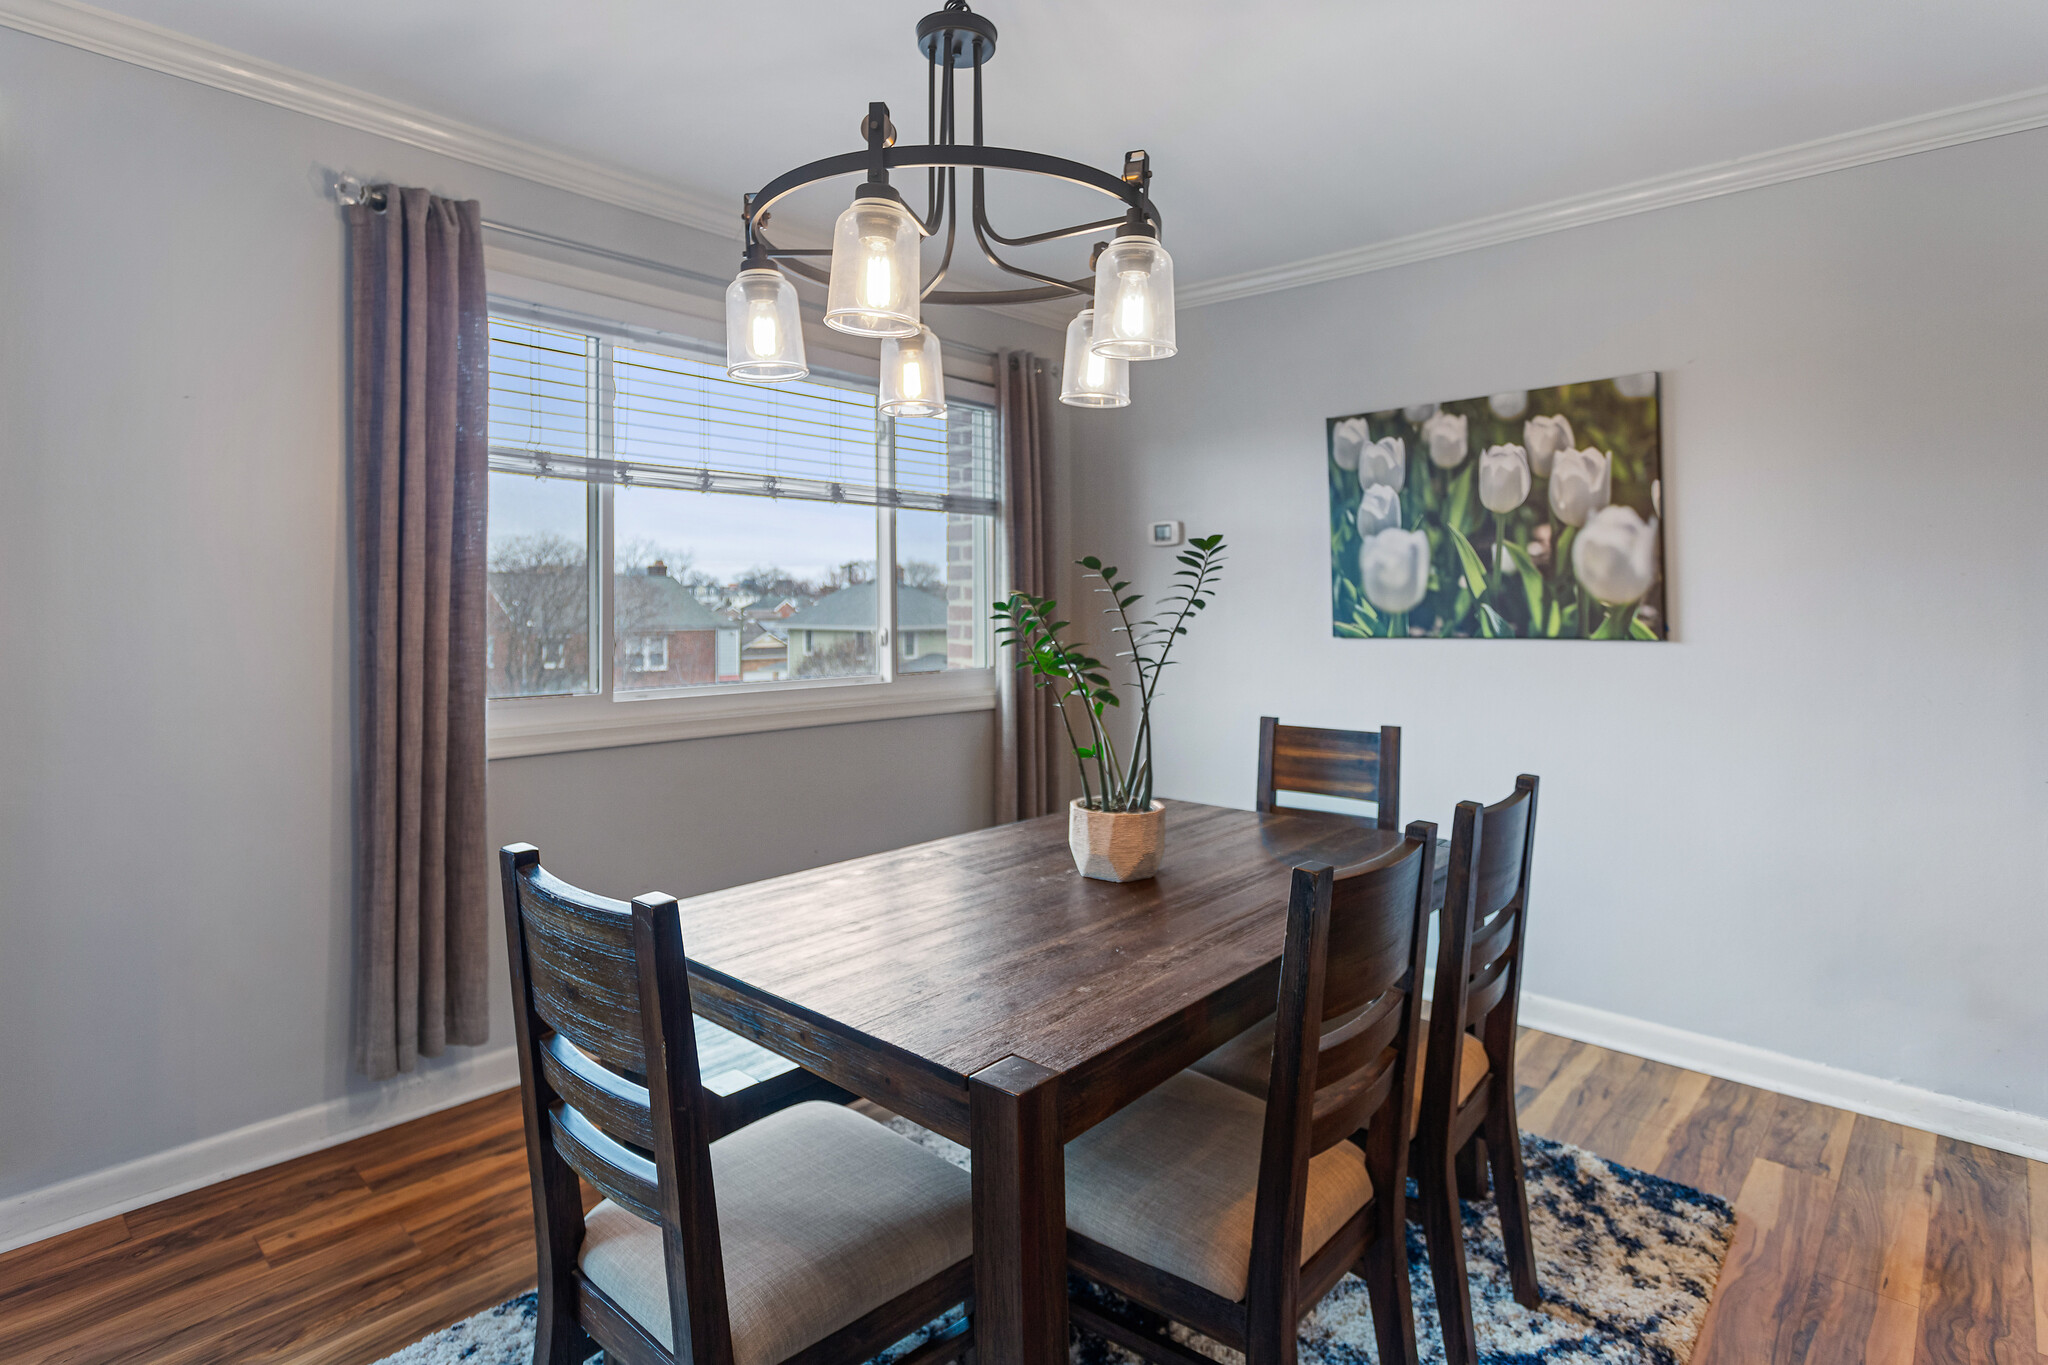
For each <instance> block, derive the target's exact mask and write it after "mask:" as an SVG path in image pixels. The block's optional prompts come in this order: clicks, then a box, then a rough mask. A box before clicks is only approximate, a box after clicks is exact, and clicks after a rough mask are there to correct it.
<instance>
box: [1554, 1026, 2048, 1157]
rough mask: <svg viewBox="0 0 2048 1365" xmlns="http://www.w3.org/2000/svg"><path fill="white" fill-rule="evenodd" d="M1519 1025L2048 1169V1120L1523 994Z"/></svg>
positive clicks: (1742, 1044)
mask: <svg viewBox="0 0 2048 1365" xmlns="http://www.w3.org/2000/svg"><path fill="white" fill-rule="evenodd" d="M1520 1017H1521V1022H1522V1024H1523V1025H1524V1026H1525V1027H1527V1028H1533V1029H1541V1030H1542V1031H1543V1032H1545V1033H1555V1034H1559V1035H1561V1036H1563V1037H1566V1038H1575V1039H1577V1040H1578V1041H1579V1042H1582V1043H1592V1044H1594V1045H1595V1046H1597V1047H1605V1048H1612V1049H1614V1050H1615V1051H1616V1052H1626V1053H1629V1054H1630V1055H1632V1056H1636V1057H1647V1058H1649V1059H1650V1060H1651V1061H1653V1062H1664V1063H1667V1064H1669V1065H1671V1066H1680V1067H1684V1068H1685V1069H1686V1070H1688V1071H1700V1072H1704V1073H1705V1074H1707V1075H1709V1076H1719V1077H1721V1078H1722V1079H1723V1080H1729V1081H1736V1082H1739V1083H1741V1084H1743V1085H1753V1086H1755V1087H1757V1088H1758V1089H1759V1090H1775V1091H1777V1092H1778V1093H1779V1094H1783V1095H1792V1096H1795V1097H1797V1098H1799V1099H1802V1100H1812V1101H1813V1102H1814V1103H1816V1104H1826V1105H1832V1106H1833V1107H1834V1108H1836V1109H1847V1110H1849V1111H1850V1112H1851V1113H1856V1114H1868V1115H1869V1116H1870V1117H1871V1118H1875V1119H1885V1120H1887V1121H1889V1122H1892V1123H1900V1124H1904V1125H1906V1126H1907V1127H1909V1128H1922V1129H1925V1130H1926V1131H1928V1132H1931V1133H1939V1134H1941V1135H1942V1136H1944V1137H1952V1138H1957V1139H1960V1140H1961V1141H1964V1142H1974V1143H1976V1144H1977V1145H1978V1146H1980V1147H1994V1148H1996V1149H1998V1150H1999V1151H2001V1152H2011V1153H2013V1154H2014V1155H2016V1156H2023V1157H2026V1158H2027V1159H2028V1160H2030V1161H2048V1118H2044V1117H2042V1116H2040V1115H2038V1114H2022V1113H2020V1112H2019V1111H2018V1110H2016V1109H2000V1108H1998V1107H1997V1106H1996V1105H1990V1104H1981V1103H1979V1102H1978V1101H1976V1100H1965V1099H1959V1098H1957V1097H1956V1096H1954V1095H1943V1094H1941V1093H1939V1092H1937V1091H1933V1090H1922V1089H1921V1088H1920V1087H1919V1086H1917V1085H1907V1084H1905V1083H1904V1082H1902V1081H1888V1080H1883V1079H1881V1078H1879V1077H1876V1076H1866V1075H1864V1074H1863V1073H1861V1072H1858V1071H1845V1070H1843V1069H1842V1068H1841V1067H1836V1066H1829V1065H1827V1064H1826V1063H1824V1062H1809V1061H1803V1060H1801V1059H1800V1058H1798V1057H1788V1056H1786V1055H1785V1054H1784V1053H1782V1052H1771V1051H1769V1050H1768V1049H1765V1048H1760V1047H1751V1046H1750V1045H1749V1044H1747V1043H1731V1042H1728V1041H1727V1040H1725V1039H1722V1038H1710V1037H1708V1036H1707V1035H1706V1034H1704V1033H1692V1032H1689V1031H1688V1030H1686V1029H1681V1028H1672V1027H1670V1026H1669V1025H1668V1024H1653V1023H1650V1022H1649V1021H1648V1020H1645V1019H1632V1018H1630V1017H1629V1016H1628V1015H1625V1014H1612V1013H1609V1012H1608V1011H1607V1010H1597V1009H1594V1008H1592V1007H1591V1006H1589V1005H1574V1004H1572V1003H1571V1002H1570V1001H1567V1000H1555V999H1552V998H1551V997H1549V996H1546V995H1532V994H1529V993H1528V992H1526V991H1525V992H1523V994H1522V1005H1521V1011H1520Z"/></svg>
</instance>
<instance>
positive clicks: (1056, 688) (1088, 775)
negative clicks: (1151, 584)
mask: <svg viewBox="0 0 2048 1365" xmlns="http://www.w3.org/2000/svg"><path fill="white" fill-rule="evenodd" d="M1177 558H1178V560H1179V563H1180V566H1181V567H1180V568H1179V569H1177V570H1176V571H1175V572H1174V575H1173V577H1174V580H1175V581H1174V585H1173V587H1172V589H1171V590H1170V591H1169V592H1168V594H1167V596H1166V598H1165V599H1164V601H1163V602H1162V603H1161V606H1162V607H1163V608H1164V609H1163V610H1162V611H1161V612H1160V613H1159V615H1158V616H1157V617H1147V618H1144V619H1141V620H1134V619H1132V616H1131V611H1132V609H1133V608H1135V607H1136V606H1137V604H1138V603H1139V602H1140V601H1142V600H1143V598H1142V596H1141V595H1140V594H1138V593H1134V592H1131V591H1130V586H1131V585H1130V583H1129V582H1128V581H1126V580H1124V579H1121V578H1118V577H1117V573H1118V569H1117V567H1116V566H1115V565H1114V564H1108V565H1105V564H1104V563H1103V562H1102V561H1101V560H1100V559H1097V558H1096V557H1095V556H1094V555H1089V556H1088V557H1087V558H1086V559H1083V560H1081V561H1079V563H1080V565H1081V567H1082V568H1084V569H1086V570H1087V571H1088V573H1087V577H1089V578H1092V579H1095V580H1096V581H1097V583H1098V584H1099V585H1100V586H1098V587H1097V588H1096V589H1095V592H1096V593H1097V594H1102V595H1107V596H1108V598H1109V601H1110V605H1108V606H1107V607H1104V608H1103V609H1102V610H1103V615H1105V616H1107V617H1109V618H1110V633H1111V634H1112V635H1116V636H1121V637H1123V638H1122V640H1121V641H1119V642H1118V643H1120V644H1122V645H1124V646H1126V648H1123V649H1120V650H1118V651H1116V657H1117V658H1118V659H1120V660H1128V661H1129V665H1130V669H1131V673H1132V678H1131V679H1130V681H1128V682H1126V683H1124V684H1122V686H1124V687H1127V688H1130V689H1133V694H1134V695H1135V699H1136V703H1137V712H1138V715H1137V729H1136V732H1135V733H1134V735H1133V736H1132V739H1131V744H1130V749H1129V751H1128V752H1127V753H1126V752H1119V750H1118V748H1117V745H1116V740H1115V737H1114V736H1113V735H1111V733H1110V727H1109V724H1108V722H1107V716H1108V713H1109V711H1110V710H1111V709H1112V708H1114V709H1116V710H1117V711H1118V712H1122V711H1123V709H1124V699H1123V696H1121V695H1119V692H1118V687H1119V684H1117V683H1116V682H1114V681H1112V680H1111V678H1110V676H1109V672H1108V670H1109V669H1111V668H1114V667H1117V665H1115V664H1105V663H1104V662H1103V661H1102V660H1100V659H1097V658H1095V657H1093V656H1092V655H1090V654H1089V653H1087V651H1086V650H1084V649H1082V648H1081V647H1079V646H1077V645H1074V644H1070V643H1068V641H1067V639H1066V638H1065V635H1064V632H1065V631H1066V629H1067V627H1068V626H1069V625H1070V624H1072V623H1071V622H1067V621H1062V620H1058V619H1056V613H1057V610H1058V606H1059V604H1058V603H1057V602H1055V601H1053V599H1051V598H1049V597H1033V596H1031V595H1030V594H1029V593H1022V592H1020V593H1013V594H1011V595H1010V596H1009V597H1008V598H1005V599H1004V600H1003V601H1000V602H998V603H996V606H995V618H996V620H997V622H998V623H999V624H998V625H997V627H996V636H997V639H998V641H999V642H1001V643H1005V644H1010V645H1013V646H1015V647H1016V650H1017V666H1018V667H1019V668H1022V669H1028V670H1029V671H1030V673H1031V677H1032V680H1033V681H1034V682H1035V683H1036V685H1037V686H1039V687H1049V688H1051V689H1052V693H1053V704H1054V709H1055V710H1057V711H1058V712H1059V713H1060V720H1061V721H1062V722H1063V723H1064V724H1065V725H1066V727H1067V743H1068V746H1069V747H1070V748H1072V749H1073V751H1074V761H1075V763H1076V764H1078V765H1079V767H1080V770H1081V793H1082V794H1081V795H1080V796H1079V797H1078V798H1076V799H1075V800H1074V802H1073V803H1072V805H1071V806H1070V807H1069V809H1068V813H1067V844H1068V846H1069V847H1070V848H1071V849H1072V850H1073V854H1074V866H1075V867H1077V868H1079V869H1080V872H1081V875H1082V876H1084V877H1095V878H1097V879H1099V880H1101V881H1107V882H1135V881H1142V880H1144V879H1145V878H1147V877H1150V876H1153V875H1155V874H1156V873H1157V872H1158V871H1159V854H1160V850H1161V849H1162V848H1163V847H1164V846H1165V841H1166V803H1165V802H1163V801H1155V800H1153V799H1152V698H1153V696H1154V695H1155V694H1156V693H1157V692H1158V690H1159V679H1160V675H1161V674H1163V673H1164V672H1165V671H1166V666H1167V664H1168V663H1169V662H1171V658H1170V656H1171V655H1172V653H1173V645H1174V642H1175V641H1176V640H1178V639H1179V638H1180V637H1181V636H1183V635H1185V634H1187V633H1188V622H1189V621H1190V620H1192V619H1193V617H1194V615H1195V613H1196V612H1198V611H1201V610H1202V609H1203V608H1204V607H1206V606H1208V605H1209V598H1210V597H1211V596H1212V595H1213V594H1214V592H1215V587H1216V579H1217V575H1218V573H1219V572H1220V571H1221V568H1222V565H1223V537H1222V536H1220V535H1214V536H1197V537H1194V538H1191V539H1190V540H1189V541H1188V548H1187V549H1185V550H1183V551H1182V552H1181V553H1180V555H1179V556H1178V557H1177ZM1075 703H1078V705H1076V704H1075ZM1077 714H1078V716H1079V725H1078V726H1077V725H1076V723H1075V721H1076V715H1077Z"/></svg>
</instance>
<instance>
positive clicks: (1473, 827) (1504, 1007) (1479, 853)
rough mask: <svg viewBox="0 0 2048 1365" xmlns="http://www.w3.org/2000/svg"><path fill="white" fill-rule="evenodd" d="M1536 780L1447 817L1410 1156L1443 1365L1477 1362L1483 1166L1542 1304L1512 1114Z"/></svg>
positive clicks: (1513, 1267)
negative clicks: (1475, 1203)
mask: <svg viewBox="0 0 2048 1365" xmlns="http://www.w3.org/2000/svg"><path fill="white" fill-rule="evenodd" d="M1536 787H1537V781H1536V779H1535V778H1534V777H1531V776H1529V775H1528V774H1527V773H1524V774H1523V775H1522V776H1520V777H1518V778H1516V779H1515V790H1514V794H1513V795H1512V796H1509V797H1507V798H1506V799H1505V800H1502V801H1497V802H1495V803H1494V804H1493V805H1490V806H1483V807H1482V806H1481V805H1480V804H1479V803H1478V802H1476V801H1461V802H1459V803H1458V809H1457V814H1456V816H1455V817H1454V819H1453V821H1452V824H1451V852H1450V866H1449V870H1448V875H1447V876H1446V878H1445V885H1444V908H1443V923H1442V927H1441V929H1440V930H1439V931H1438V932H1439V939H1438V945H1437V960H1436V985H1435V987H1434V989H1433V990H1432V991H1431V993H1430V1013H1429V1044H1428V1047H1427V1048H1426V1050H1425V1052H1426V1060H1425V1061H1424V1064H1423V1076H1422V1102H1421V1112H1420V1114H1419V1116H1418V1125H1417V1131H1416V1137H1415V1147H1414V1151H1413V1152H1412V1153H1411V1163H1412V1165H1413V1169H1414V1173H1415V1185H1416V1192H1417V1199H1416V1202H1417V1205H1418V1208H1419V1211H1420V1213H1421V1221H1422V1227H1423V1232H1424V1234H1425V1236H1426V1237H1427V1239H1428V1242H1429V1268H1430V1279H1431V1280H1432V1281H1433V1282H1434V1284H1435V1286H1436V1302H1437V1313H1438V1316H1439V1318H1440V1319H1441V1322H1442V1327H1443V1341H1444V1360H1445V1362H1446V1365H1473V1362H1475V1361H1477V1360H1478V1358H1479V1355H1478V1342H1477V1338H1476V1337H1475V1335H1474V1331H1473V1325H1472V1291H1471V1285H1470V1283H1469V1281H1467V1279H1466V1277H1465V1235H1464V1226H1463V1223H1462V1221H1461V1219H1460V1216H1459V1209H1458V1199H1459V1196H1460V1193H1461V1192H1462V1193H1463V1194H1464V1195H1465V1196H1466V1197H1468V1198H1483V1197H1484V1196H1485V1194H1486V1183H1487V1182H1486V1172H1487V1169H1488V1167H1491V1171H1492V1175H1493V1181H1492V1184H1493V1197H1494V1203H1495V1206H1496V1207H1497V1209H1498V1210H1499V1214H1500V1230H1501V1240H1502V1242H1503V1243H1504V1244H1505V1248H1506V1253H1507V1263H1508V1281H1509V1284H1510V1285H1511V1286H1512V1288H1513V1290H1514V1295H1515V1301H1516V1302H1517V1303H1520V1304H1521V1305H1523V1306H1524V1307H1526V1308H1534V1307H1536V1306H1537V1305H1538V1304H1539V1303H1540V1302H1541V1301H1542V1294H1541V1291H1540V1289H1539V1288H1538V1286H1537V1282H1536V1252H1535V1247H1534V1245H1533V1244H1532V1242H1531V1240H1530V1236H1529V1195H1528V1189H1527V1182H1526V1181H1525V1179H1524V1176H1523V1172H1522V1135H1521V1129H1520V1127H1519V1126H1518V1125H1517V1124H1516V1122H1515V1033H1516V1028H1517V1024H1516V1014H1517V1013H1518V1011H1519V1008H1520V1004H1521V995H1522V940H1523V933H1524V930H1525V928H1526V927H1527V922H1528V908H1529V864H1530V859H1531V857H1532V855H1533V854H1534V852H1535V847H1536ZM1453 1058H1455V1059H1456V1060H1457V1069H1456V1074H1455V1076H1454V1074H1453V1070H1452V1059H1453Z"/></svg>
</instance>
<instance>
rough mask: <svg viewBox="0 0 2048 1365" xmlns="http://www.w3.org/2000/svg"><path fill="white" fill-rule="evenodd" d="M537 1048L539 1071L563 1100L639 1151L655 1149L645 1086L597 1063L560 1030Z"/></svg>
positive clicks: (652, 1118)
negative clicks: (560, 1032) (538, 1051)
mask: <svg viewBox="0 0 2048 1365" xmlns="http://www.w3.org/2000/svg"><path fill="white" fill-rule="evenodd" d="M540 1049H541V1050H540V1065H541V1072H542V1074H544V1075H545V1076H546V1077H547V1078H548V1084H549V1085H551V1086H553V1087H554V1089H555V1093H556V1094H557V1095H560V1096H561V1097H562V1099H563V1101H564V1102H565V1103H567V1104H568V1105H569V1106H570V1107H571V1108H572V1109H578V1110H581V1111H582V1112H583V1113H585V1114H587V1115H589V1116H590V1117H591V1118H592V1119H593V1120H595V1121H596V1123H597V1126H598V1127H599V1128H600V1129H602V1130H603V1131H605V1132H606V1133H609V1134H612V1135H614V1136H616V1137H618V1138H619V1139H620V1140H622V1141H624V1142H626V1143H628V1144H630V1145H631V1146H634V1147H638V1148H640V1149H641V1150H642V1151H645V1152H651V1151H653V1150H654V1116H653V1115H652V1114H651V1113H650V1112H649V1111H648V1108H647V1087H646V1086H644V1085H638V1084H635V1083H634V1082H633V1081H631V1080H629V1079H627V1078H626V1077H624V1076H621V1075H620V1074H619V1073H618V1072H616V1071H613V1070H611V1069H610V1068H609V1067H605V1066H600V1065H599V1064H598V1063H597V1061H596V1060H595V1059H593V1058H592V1057H591V1056H590V1055H589V1054H588V1053H586V1052H584V1051H583V1050H582V1049H580V1048H578V1047H576V1046H575V1045H574V1044H573V1043H571V1042H570V1041H569V1040H568V1039H567V1038H564V1037H563V1036H562V1035H561V1034H559V1033H550V1034H549V1035H548V1036H547V1037H546V1038H545V1039H543V1040H542V1042H541V1045H540Z"/></svg>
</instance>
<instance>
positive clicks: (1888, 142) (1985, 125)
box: [1177, 87, 2048, 308]
mask: <svg viewBox="0 0 2048 1365" xmlns="http://www.w3.org/2000/svg"><path fill="white" fill-rule="evenodd" d="M2041 127H2048V87H2042V88H2040V89H2037V90H2027V91H2022V92H2021V93H2019V94H2017V95H2005V96H2001V97H1999V98H1998V99H1991V100H1983V101H1981V102H1979V103H1976V104H1965V105H1961V106H1958V107H1957V108H1954V109H1944V110H1941V111H1940V112H1938V113H1933V114H1923V115H1921V116H1919V117H1916V118H1908V119H1900V120H1898V121H1896V122H1894V123H1881V124H1879V125H1877V126H1876V127H1874V128H1863V129H1859V130H1857V131H1856V132H1852V133H1841V134H1837V135H1836V136H1833V137H1824V138H1816V139H1815V140H1814V141H1812V142H1802V143H1799V144H1797V145H1796V146H1792V147H1781V148H1779V149H1778V150H1776V151H1772V152H1760V153H1758V154H1757V155H1755V156H1745V157H1738V158H1736V159H1735V160H1733V161H1721V162H1716V163H1715V164H1713V165H1711V166H1700V167H1696V168H1694V169H1693V170H1689V171H1679V172H1676V173H1674V174H1671V175H1662V176H1657V177H1654V178H1652V179H1649V180H1638V181H1636V182H1635V183H1634V184H1630V185H1622V186H1619V187H1617V188H1614V189H1608V190H1599V191H1595V192H1594V193H1591V194H1582V195H1575V196H1573V197H1571V198H1568V199H1553V200H1551V201H1550V202H1549V203H1547V204H1537V205H1534V206H1532V207H1529V208H1523V209H1513V210H1510V211H1509V212H1506V213H1497V214H1493V215H1491V216H1489V217H1485V218H1473V219H1470V220H1468V221H1466V222H1463V223H1454V224H1451V225H1450V226H1448V227H1441V228H1431V229H1429V230H1428V231H1426V232H1416V233H1411V234H1409V235H1408V236H1406V237H1390V238H1388V239H1387V240H1385V241H1381V242H1372V243H1368V244H1367V245H1365V246H1361V247H1353V248H1351V249H1349V250H1347V251H1336V252H1332V253H1330V254H1329V255H1327V256H1316V257H1311V258H1310V259H1308V260H1303V261H1294V262H1291V263H1289V264H1287V265H1279V266H1273V267H1271V268H1269V269H1266V270H1254V271H1249V272H1247V273H1245V274H1242V275H1229V276H1225V277H1224V278H1221V279H1214V280H1205V281H1203V282H1201V283H1199V284H1190V285H1183V286H1182V287H1181V288H1180V290H1179V291H1178V296H1177V298H1178V302H1179V304H1180V306H1181V307H1183V308H1199V307H1201V306H1202V305H1204V304H1210V303H1223V302H1226V301H1228V300H1230V299H1242V298H1249V297H1250V296H1252V295H1254V294H1270V293H1274V292H1276V291H1278V290H1282V289H1297V288H1299V287H1301V286H1302V285H1305V284H1320V283H1322V282H1324V281H1327V280H1340V279H1343V278H1344V277H1345V276H1347V275H1363V274H1367V273H1369V272H1371V271H1374V270H1387V269H1390V268H1391V267H1394V266H1397V265H1409V264H1412V263H1414V262H1416V261H1427V260H1431V259H1433V258H1435V257H1438V256H1450V255H1454V254H1456V253H1457V252H1461V251H1472V250H1476V249H1477V248H1480V247H1488V246H1499V245H1500V244H1502V243H1503V242H1514V241H1520V240H1521V239H1522V238H1524V237H1536V236H1541V235H1542V234H1544V233H1546V232H1561V231H1563V230H1564V229H1566V228H1575V227H1583V226H1585V225H1586V224H1588V223H1603V222H1606V221H1607V220H1609V219H1612V218H1625V217H1627V216H1628V215H1630V214H1634V213H1649V212H1651V211H1652V210H1655V209H1663V208H1671V207H1673V206H1674V205H1678V204H1690V203H1692V202H1694V201H1695V200H1700V199H1712V198H1714V197H1716V196H1718V195H1723V194H1738V193H1740V192H1741V191H1743V190H1754V189H1761V188H1762V187H1764V186H1766V185H1778V184H1782V183H1784V182H1785V181H1788V180H1800V179H1804V178H1805V177H1807V176H1810V175H1825V174H1827V173H1828V172H1829V171H1840V170H1846V169H1848V168H1849V167H1851V166H1864V165H1868V164H1870V163H1871V162H1873V161H1887V160H1890V159H1891V158H1893V157H1899V156H1911V155H1913V154H1914V153H1915V152H1928V151H1933V150H1935V149H1937V148H1941V147H1953V146H1956V145H1958V144H1959V143H1964V142H1976V141H1979V140H1981V139H1983V138H1989V137H2001V136H2003V135H2005V134H2007V133H2021V132H2026V131H2027V130H2029V129H2033V128H2041Z"/></svg>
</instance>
